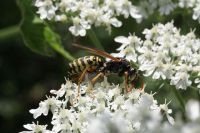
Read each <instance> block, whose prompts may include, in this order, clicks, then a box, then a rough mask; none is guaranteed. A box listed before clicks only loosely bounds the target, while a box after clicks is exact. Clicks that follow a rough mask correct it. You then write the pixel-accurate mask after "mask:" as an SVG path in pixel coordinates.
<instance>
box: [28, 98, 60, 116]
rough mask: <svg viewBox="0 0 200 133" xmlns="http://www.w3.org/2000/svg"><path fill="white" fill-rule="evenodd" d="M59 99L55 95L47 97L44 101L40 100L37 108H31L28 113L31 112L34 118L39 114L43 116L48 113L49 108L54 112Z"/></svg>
mask: <svg viewBox="0 0 200 133" xmlns="http://www.w3.org/2000/svg"><path fill="white" fill-rule="evenodd" d="M61 103H62V102H61V101H60V100H58V99H56V98H55V97H51V98H48V99H47V100H45V101H42V102H40V104H39V107H38V108H37V109H31V110H30V113H32V114H33V116H34V118H35V119H36V118H37V117H39V116H40V115H41V114H44V115H45V116H46V115H48V112H49V110H50V111H51V112H54V111H55V110H56V109H57V108H58V107H60V106H61Z"/></svg>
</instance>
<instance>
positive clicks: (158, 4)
mask: <svg viewBox="0 0 200 133" xmlns="http://www.w3.org/2000/svg"><path fill="white" fill-rule="evenodd" d="M176 7H177V4H176V3H174V2H172V0H142V1H140V2H139V5H138V8H139V10H140V12H141V14H142V16H143V18H148V16H149V15H151V14H153V13H154V12H155V11H157V12H159V13H160V14H161V15H169V14H170V13H171V12H172V11H173V10H174V9H175V8H176Z"/></svg>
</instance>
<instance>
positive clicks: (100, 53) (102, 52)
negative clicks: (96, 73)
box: [72, 43, 120, 61]
mask: <svg viewBox="0 0 200 133" xmlns="http://www.w3.org/2000/svg"><path fill="white" fill-rule="evenodd" d="M72 45H73V46H75V47H78V48H82V49H85V50H87V51H88V52H90V53H92V54H95V55H99V56H102V57H107V58H109V59H111V60H114V61H120V60H119V59H118V58H116V57H114V56H112V55H110V54H109V53H107V52H105V51H101V50H97V49H94V48H90V47H86V46H82V45H79V44H76V43H73V44H72Z"/></svg>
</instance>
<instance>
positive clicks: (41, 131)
mask: <svg viewBox="0 0 200 133" xmlns="http://www.w3.org/2000/svg"><path fill="white" fill-rule="evenodd" d="M24 128H26V129H28V130H29V131H22V132H20V133H53V132H52V131H50V130H47V129H46V128H47V125H38V123H37V124H35V123H33V124H26V125H24Z"/></svg>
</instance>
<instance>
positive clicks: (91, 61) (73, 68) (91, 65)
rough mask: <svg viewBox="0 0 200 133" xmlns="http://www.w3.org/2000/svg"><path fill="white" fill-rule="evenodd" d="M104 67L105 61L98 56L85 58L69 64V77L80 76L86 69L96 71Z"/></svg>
mask: <svg viewBox="0 0 200 133" xmlns="http://www.w3.org/2000/svg"><path fill="white" fill-rule="evenodd" d="M101 66H103V61H102V59H101V58H99V57H98V56H85V57H81V58H78V59H76V60H74V61H72V62H70V63H69V76H70V75H75V74H80V73H81V72H83V71H84V70H85V69H86V68H87V69H88V70H89V69H90V70H95V69H96V68H97V67H101Z"/></svg>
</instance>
